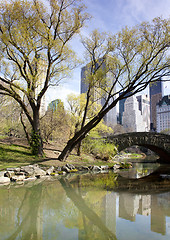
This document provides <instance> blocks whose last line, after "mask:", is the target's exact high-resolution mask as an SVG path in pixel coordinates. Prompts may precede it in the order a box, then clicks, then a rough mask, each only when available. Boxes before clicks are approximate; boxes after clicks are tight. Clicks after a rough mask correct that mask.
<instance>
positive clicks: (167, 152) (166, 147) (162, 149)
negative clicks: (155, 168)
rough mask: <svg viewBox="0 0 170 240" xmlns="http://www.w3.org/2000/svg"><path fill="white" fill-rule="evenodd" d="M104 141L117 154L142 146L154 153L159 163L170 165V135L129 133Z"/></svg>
mask: <svg viewBox="0 0 170 240" xmlns="http://www.w3.org/2000/svg"><path fill="white" fill-rule="evenodd" d="M105 140H106V141H107V142H110V143H114V144H115V146H116V147H117V150H118V151H119V152H120V151H121V150H124V149H126V148H128V147H131V146H134V145H138V146H143V147H145V148H148V149H150V150H151V151H153V152H155V153H156V154H157V155H158V156H159V157H160V163H168V164H170V135H166V134H161V133H154V132H131V133H124V134H119V135H112V136H109V137H107V138H106V139H105Z"/></svg>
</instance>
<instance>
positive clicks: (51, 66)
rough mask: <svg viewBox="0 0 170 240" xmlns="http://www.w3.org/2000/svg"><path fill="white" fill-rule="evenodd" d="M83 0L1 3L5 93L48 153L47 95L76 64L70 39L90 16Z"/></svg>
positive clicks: (0, 90) (0, 89)
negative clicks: (43, 128)
mask: <svg viewBox="0 0 170 240" xmlns="http://www.w3.org/2000/svg"><path fill="white" fill-rule="evenodd" d="M84 10H85V8H84V5H82V3H81V0H58V1H56V0H43V1H41V0H13V1H7V2H6V1H5V2H4V1H1V5H0V62H1V63H0V64H1V68H0V94H3V95H8V96H10V97H12V98H13V99H15V100H16V101H17V102H18V103H19V105H20V106H21V108H22V110H23V111H24V113H25V115H26V116H27V118H28V120H29V122H30V124H31V127H32V135H31V141H30V145H31V147H32V150H33V153H35V154H39V155H42V154H43V143H42V137H41V132H40V123H39V122H40V121H39V118H40V107H41V102H42V98H43V96H44V94H45V93H46V91H47V89H48V88H49V87H50V86H51V85H57V84H58V83H59V81H60V80H61V78H62V77H63V75H65V73H66V72H68V69H70V68H71V67H73V63H74V53H73V51H72V50H71V49H70V47H69V45H68V44H69V42H70V41H71V40H72V38H73V37H74V36H75V35H76V34H77V33H78V32H79V30H80V29H81V28H82V27H83V25H84V22H85V21H86V20H87V19H88V18H89V17H88V15H87V14H86V13H85V12H84Z"/></svg>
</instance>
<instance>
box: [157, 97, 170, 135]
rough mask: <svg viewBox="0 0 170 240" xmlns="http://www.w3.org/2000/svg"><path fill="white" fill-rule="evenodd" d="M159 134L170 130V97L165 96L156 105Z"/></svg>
mask: <svg viewBox="0 0 170 240" xmlns="http://www.w3.org/2000/svg"><path fill="white" fill-rule="evenodd" d="M156 114H157V116H156V120H157V128H156V129H157V132H161V131H163V130H170V95H168V96H164V97H163V98H162V99H161V100H160V101H159V102H158V103H157V105H156Z"/></svg>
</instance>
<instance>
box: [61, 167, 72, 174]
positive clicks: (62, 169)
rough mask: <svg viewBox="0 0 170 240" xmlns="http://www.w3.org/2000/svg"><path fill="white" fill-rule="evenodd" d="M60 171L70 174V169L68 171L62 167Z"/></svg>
mask: <svg viewBox="0 0 170 240" xmlns="http://www.w3.org/2000/svg"><path fill="white" fill-rule="evenodd" d="M61 171H64V172H66V173H69V172H70V169H69V168H68V167H66V166H62V168H61Z"/></svg>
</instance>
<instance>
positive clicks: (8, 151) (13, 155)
mask: <svg viewBox="0 0 170 240" xmlns="http://www.w3.org/2000/svg"><path fill="white" fill-rule="evenodd" d="M38 160H39V159H38V157H36V156H33V155H32V154H31V150H30V149H29V148H28V147H24V146H18V145H7V144H2V143H0V170H2V169H5V168H7V167H19V166H23V165H27V164H31V163H35V162H38Z"/></svg>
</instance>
